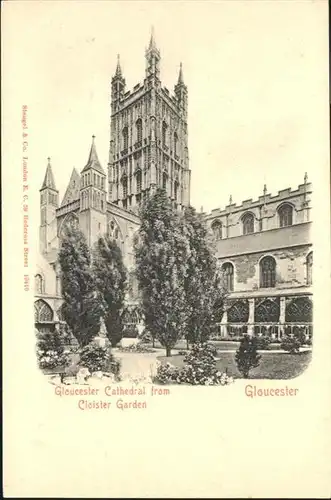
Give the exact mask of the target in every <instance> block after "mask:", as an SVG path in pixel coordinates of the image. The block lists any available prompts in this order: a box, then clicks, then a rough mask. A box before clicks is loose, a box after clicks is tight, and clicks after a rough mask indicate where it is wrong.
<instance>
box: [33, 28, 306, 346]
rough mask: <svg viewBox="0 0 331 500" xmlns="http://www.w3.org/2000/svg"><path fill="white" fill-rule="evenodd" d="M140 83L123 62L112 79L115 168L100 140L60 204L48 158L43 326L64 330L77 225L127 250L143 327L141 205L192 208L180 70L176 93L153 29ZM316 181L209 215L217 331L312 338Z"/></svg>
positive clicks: (92, 237)
mask: <svg viewBox="0 0 331 500" xmlns="http://www.w3.org/2000/svg"><path fill="white" fill-rule="evenodd" d="M145 59H146V70H145V78H144V80H143V82H142V83H139V84H137V85H136V86H135V87H133V89H132V90H126V84H125V78H124V76H123V72H122V68H121V64H120V59H119V57H118V60H117V66H116V71H115V74H114V76H113V77H112V79H111V102H110V106H111V123H110V147H109V163H108V165H107V166H103V165H101V163H100V161H99V158H98V154H97V147H96V143H95V137H94V136H93V137H92V144H91V146H90V152H89V155H88V158H87V162H86V165H85V166H84V167H83V168H82V170H81V171H80V172H78V171H77V170H76V169H74V170H73V171H72V173H71V177H70V180H69V183H68V186H67V189H66V192H65V194H64V196H63V199H62V201H61V203H60V201H59V192H58V190H57V189H56V182H55V176H54V172H53V169H52V166H51V161H50V159H49V158H48V164H47V167H46V173H45V178H44V181H43V183H42V186H41V189H40V248H39V254H38V260H37V269H36V274H35V327H36V329H37V330H38V331H40V330H43V329H47V330H49V329H53V328H56V327H58V325H59V324H60V323H61V322H62V320H63V318H62V315H61V304H62V298H61V279H60V269H59V264H58V260H57V256H58V250H59V247H60V241H61V237H62V235H63V231H64V229H65V227H66V226H67V225H68V224H70V225H72V224H73V225H77V226H79V228H80V229H81V230H82V232H83V233H84V235H85V237H86V239H87V242H88V244H89V246H91V247H92V246H93V244H94V243H95V242H96V240H97V238H98V237H99V236H100V235H103V234H105V233H108V234H109V235H111V236H112V237H113V238H114V240H116V242H117V243H118V245H119V247H120V248H121V250H122V254H123V260H124V264H125V266H126V268H127V270H128V276H129V278H128V281H129V291H128V296H127V304H126V311H125V322H126V323H127V324H139V323H140V322H141V316H140V312H139V297H138V287H137V282H136V279H135V275H134V254H133V242H134V238H135V234H136V232H137V230H138V228H139V216H138V208H139V204H140V202H141V201H142V200H144V199H145V198H146V197H148V196H149V195H151V194H153V193H154V192H155V190H156V189H157V188H158V187H161V188H163V189H165V190H166V192H167V194H168V197H169V199H170V200H171V203H172V204H173V206H174V207H175V208H177V209H178V210H181V209H182V208H183V207H185V206H188V205H189V204H190V177H191V172H190V169H189V154H188V136H187V134H188V132H187V106H188V91H187V87H186V85H185V84H184V77H183V70H182V65H180V68H179V74H178V80H177V83H176V84H175V86H174V91H173V92H170V91H169V90H168V89H167V88H166V87H164V86H162V84H161V79H160V52H159V50H158V48H157V46H156V43H155V39H154V34H153V33H152V35H151V38H150V42H149V45H148V48H147V50H146V53H145ZM310 213H311V184H310V183H308V181H307V177H306V176H305V179H304V183H303V184H301V185H299V187H298V189H297V190H295V191H291V189H290V188H288V189H284V190H283V191H280V192H279V193H278V194H277V195H276V196H272V195H271V194H270V193H268V192H267V188H266V186H265V188H264V191H263V194H262V195H261V197H260V198H259V199H258V200H256V201H253V200H251V199H250V200H246V201H244V202H243V203H242V204H241V205H236V204H235V203H233V202H232V200H230V202H229V204H228V205H227V206H226V208H225V209H223V210H221V209H215V210H212V212H211V213H210V214H205V217H206V221H207V224H208V226H209V227H210V230H211V231H212V232H213V233H214V237H215V242H216V252H217V258H218V260H219V263H220V266H221V267H222V269H223V271H224V274H225V276H226V282H227V288H228V292H229V301H228V308H227V310H226V311H225V313H224V315H223V318H222V321H221V323H220V325H219V335H220V336H222V337H228V336H231V335H240V334H242V333H245V332H248V333H251V334H254V333H267V334H270V335H272V336H273V337H277V338H281V336H282V335H283V334H284V332H288V331H293V328H303V329H304V330H305V332H306V333H307V334H308V335H311V333H312V300H311V296H312V248H311V247H312V242H311V231H310V227H311V214H310Z"/></svg>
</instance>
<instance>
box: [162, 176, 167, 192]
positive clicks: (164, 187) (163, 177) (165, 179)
mask: <svg viewBox="0 0 331 500" xmlns="http://www.w3.org/2000/svg"><path fill="white" fill-rule="evenodd" d="M162 189H165V190H166V189H167V174H166V173H165V172H163V175H162Z"/></svg>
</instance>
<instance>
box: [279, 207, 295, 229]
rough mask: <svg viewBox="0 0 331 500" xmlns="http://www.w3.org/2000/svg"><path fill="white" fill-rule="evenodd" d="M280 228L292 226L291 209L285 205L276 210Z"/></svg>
mask: <svg viewBox="0 0 331 500" xmlns="http://www.w3.org/2000/svg"><path fill="white" fill-rule="evenodd" d="M278 215H279V225H280V227H286V226H292V224H293V207H292V206H291V205H289V204H288V203H285V204H284V205H282V206H281V207H280V208H279V209H278Z"/></svg>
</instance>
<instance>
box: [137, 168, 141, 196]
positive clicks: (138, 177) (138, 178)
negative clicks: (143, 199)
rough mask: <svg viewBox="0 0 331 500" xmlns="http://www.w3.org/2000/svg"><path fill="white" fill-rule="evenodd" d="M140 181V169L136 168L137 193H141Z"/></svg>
mask: <svg viewBox="0 0 331 500" xmlns="http://www.w3.org/2000/svg"><path fill="white" fill-rule="evenodd" d="M141 181H142V176H141V170H138V172H137V174H136V182H137V194H139V193H141Z"/></svg>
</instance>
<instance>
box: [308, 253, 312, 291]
mask: <svg viewBox="0 0 331 500" xmlns="http://www.w3.org/2000/svg"><path fill="white" fill-rule="evenodd" d="M306 273H307V285H312V284H313V252H310V254H308V255H307V259H306Z"/></svg>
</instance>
